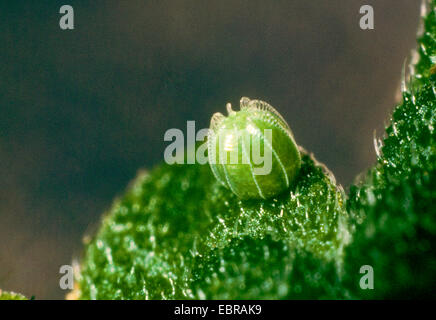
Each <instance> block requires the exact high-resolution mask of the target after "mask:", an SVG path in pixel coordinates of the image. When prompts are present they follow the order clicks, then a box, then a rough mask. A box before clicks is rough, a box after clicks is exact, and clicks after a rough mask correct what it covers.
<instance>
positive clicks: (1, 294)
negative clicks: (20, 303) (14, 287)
mask: <svg viewBox="0 0 436 320" xmlns="http://www.w3.org/2000/svg"><path fill="white" fill-rule="evenodd" d="M0 300H28V299H27V298H26V297H25V296H23V295H21V294H19V293H15V292H6V291H2V290H0Z"/></svg>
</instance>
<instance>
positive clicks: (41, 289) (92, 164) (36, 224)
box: [0, 0, 420, 299]
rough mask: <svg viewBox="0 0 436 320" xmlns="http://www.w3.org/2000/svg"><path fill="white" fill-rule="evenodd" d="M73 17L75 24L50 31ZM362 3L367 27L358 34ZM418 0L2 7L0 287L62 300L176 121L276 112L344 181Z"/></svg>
mask: <svg viewBox="0 0 436 320" xmlns="http://www.w3.org/2000/svg"><path fill="white" fill-rule="evenodd" d="M63 4H70V5H71V6H73V8H74V14H75V21H74V22H75V29H74V30H65V31H64V30H61V29H60V28H59V19H60V17H61V14H59V8H60V7H61V5H63ZM364 4H370V5H372V6H373V8H374V12H375V30H368V31H364V30H361V29H360V28H359V19H360V17H361V14H359V8H360V7H361V6H362V5H364ZM419 6H420V1H419V0H413V1H412V0H379V1H370V0H340V1H338V0H329V1H326V0H316V1H315V0H312V1H307V0H286V1H253V0H250V1H236V0H232V1H226V0H220V1H151V0H149V1H143V0H135V1H133V0H129V1H89V3H88V4H86V2H85V1H80V2H79V1H69V2H67V3H66V2H65V1H62V2H58V1H50V2H48V1H47V2H43V1H38V2H36V1H34V2H33V1H32V2H31V1H2V2H1V4H0V45H1V49H0V288H2V289H5V290H13V291H17V292H21V293H24V294H26V295H28V296H32V295H34V296H35V297H36V299H62V298H64V296H65V293H66V292H65V291H63V290H61V289H60V288H59V278H60V276H61V275H60V274H59V268H60V266H61V265H64V264H71V261H72V257H73V256H78V255H79V254H80V252H81V248H82V244H81V239H82V237H83V235H84V233H85V232H86V231H87V230H90V228H91V227H90V226H93V225H96V224H97V223H98V221H99V217H100V215H101V213H103V212H104V211H105V210H107V209H108V208H109V207H110V205H111V203H112V200H113V198H114V197H116V196H117V195H120V194H121V193H122V192H123V190H124V189H125V188H126V186H127V184H128V183H129V181H130V180H131V179H132V178H133V177H135V174H136V172H137V170H138V169H140V168H152V167H153V166H155V165H157V164H158V163H160V162H161V161H162V160H163V152H164V149H165V147H166V146H167V145H168V143H167V142H164V141H163V136H164V133H165V131H166V130H167V129H170V128H180V129H182V130H183V131H184V132H185V131H186V121H187V120H195V121H196V127H197V129H201V128H205V127H208V125H209V119H210V117H211V115H212V114H213V113H214V112H216V111H221V112H224V111H225V103H226V102H232V104H233V105H236V106H237V105H238V102H239V99H240V97H241V96H248V97H250V98H259V99H262V100H265V101H268V102H269V103H271V104H272V105H273V106H274V107H276V108H277V109H278V110H279V112H280V113H281V114H282V115H283V116H284V118H285V119H287V120H288V122H289V124H290V126H291V128H292V130H293V132H294V135H295V138H296V141H297V143H299V144H300V145H302V146H304V147H305V148H306V149H307V150H310V151H312V152H314V153H315V155H316V157H317V158H318V160H320V161H322V162H324V163H325V164H326V165H327V166H328V167H329V168H330V169H331V170H332V171H333V172H334V174H335V175H336V178H337V181H338V183H340V184H342V185H343V186H344V187H345V188H347V187H348V186H349V185H350V183H351V182H352V181H353V178H354V177H355V176H356V175H357V174H358V173H360V172H362V171H364V170H366V169H367V168H368V167H369V166H370V165H371V164H372V163H373V162H374V161H375V152H374V147H373V131H374V130H377V132H378V134H379V135H381V134H382V133H383V129H384V123H385V122H386V121H387V120H388V118H389V114H390V112H391V110H392V108H393V107H394V105H395V103H396V101H397V100H396V99H397V97H396V93H397V90H398V88H399V84H400V76H401V70H402V66H403V63H404V60H405V58H406V57H408V56H409V53H410V50H411V49H412V48H413V47H414V46H415V38H416V37H415V34H416V29H417V26H418V22H419Z"/></svg>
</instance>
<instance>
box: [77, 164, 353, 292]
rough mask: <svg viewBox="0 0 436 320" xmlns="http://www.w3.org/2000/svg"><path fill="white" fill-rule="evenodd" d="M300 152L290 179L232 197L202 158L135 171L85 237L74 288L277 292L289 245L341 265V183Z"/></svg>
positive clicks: (290, 256)
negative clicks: (279, 190) (274, 192)
mask: <svg viewBox="0 0 436 320" xmlns="http://www.w3.org/2000/svg"><path fill="white" fill-rule="evenodd" d="M302 160H303V161H302V162H303V163H302V168H301V171H300V173H299V177H298V178H297V182H296V184H295V185H294V186H292V188H291V190H288V191H286V192H285V193H284V194H282V195H281V196H279V197H277V198H273V199H272V200H268V201H258V200H256V201H254V200H251V201H241V200H239V199H237V197H236V196H235V195H233V193H231V192H230V191H229V190H228V189H226V188H224V187H223V186H222V185H221V184H219V182H217V181H216V179H215V178H214V177H213V175H212V173H211V170H210V168H209V166H208V165H203V166H201V165H183V166H182V165H179V166H176V165H173V166H170V165H162V166H160V167H158V168H157V169H155V170H154V171H153V172H152V173H150V174H141V175H140V176H139V177H138V178H137V179H136V181H135V184H134V185H133V186H132V188H131V189H130V190H129V191H128V192H127V193H126V195H125V196H124V197H123V198H122V199H120V200H119V201H117V202H116V204H115V205H114V207H113V208H112V209H111V211H110V212H109V213H108V215H107V216H106V218H105V219H104V221H103V225H102V228H101V229H100V232H99V233H98V235H97V236H96V237H95V238H94V239H93V240H92V241H91V242H90V243H89V244H88V246H87V252H86V257H85V260H84V262H83V269H82V272H81V279H80V288H81V298H85V299H88V298H91V299H144V298H149V299H162V298H164V299H174V298H175V299H189V298H209V299H214V298H247V299H248V298H251V299H256V298H280V297H281V298H285V297H287V296H288V295H289V294H290V292H291V289H292V288H291V286H290V284H289V281H290V278H291V276H292V261H293V260H294V259H295V256H296V255H297V254H303V255H309V256H311V257H314V259H317V260H319V261H321V262H323V263H333V264H334V265H335V266H337V267H338V268H340V266H341V261H342V250H343V247H344V245H345V243H346V241H348V239H349V234H348V233H349V231H348V226H347V217H348V216H347V214H346V211H345V209H344V196H343V193H342V192H341V190H338V189H336V186H335V183H334V181H333V180H332V179H331V177H330V176H329V175H326V174H325V173H324V172H323V169H322V168H321V167H320V166H317V165H315V163H314V161H313V160H312V159H311V158H310V157H309V156H304V157H303V159H302ZM335 268H336V267H335ZM335 270H336V269H335ZM241 286H242V287H243V288H244V290H241Z"/></svg>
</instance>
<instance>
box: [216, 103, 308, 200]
mask: <svg viewBox="0 0 436 320" xmlns="http://www.w3.org/2000/svg"><path fill="white" fill-rule="evenodd" d="M226 107H227V113H228V116H227V117H225V116H224V115H222V114H221V113H215V114H214V115H213V116H212V119H211V121H210V128H209V134H208V157H209V164H210V167H211V169H212V172H213V174H214V175H215V177H216V178H217V180H218V181H220V182H221V183H222V184H223V185H224V186H226V187H227V188H229V189H230V190H231V191H232V192H233V193H234V194H236V195H237V196H238V197H239V198H241V199H267V198H271V197H274V196H276V195H278V194H280V193H282V192H284V191H285V190H287V189H288V188H289V187H290V185H291V183H292V181H293V180H294V179H295V177H296V176H297V174H298V170H299V169H300V166H301V156H300V152H299V151H298V146H297V144H296V143H295V140H294V137H293V134H292V132H291V129H290V128H289V125H288V124H287V123H286V121H285V120H284V119H283V117H282V116H281V115H280V114H279V113H278V112H277V111H276V110H275V109H274V108H273V107H272V106H270V105H269V104H268V103H266V102H264V101H260V100H250V99H249V98H246V97H244V98H242V99H241V101H240V110H239V111H234V110H232V107H231V105H230V103H228V104H227V106H226Z"/></svg>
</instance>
